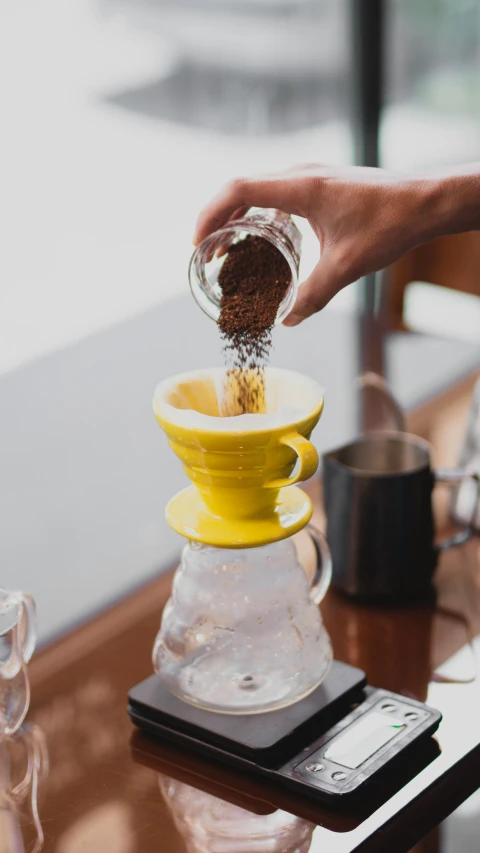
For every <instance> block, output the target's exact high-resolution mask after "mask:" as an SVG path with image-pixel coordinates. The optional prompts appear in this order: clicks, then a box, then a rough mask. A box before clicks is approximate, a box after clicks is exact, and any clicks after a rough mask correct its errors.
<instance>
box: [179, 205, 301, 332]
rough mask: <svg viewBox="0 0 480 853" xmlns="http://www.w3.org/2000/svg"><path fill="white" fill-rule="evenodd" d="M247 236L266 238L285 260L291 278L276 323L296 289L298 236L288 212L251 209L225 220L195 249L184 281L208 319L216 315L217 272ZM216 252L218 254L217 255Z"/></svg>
mask: <svg viewBox="0 0 480 853" xmlns="http://www.w3.org/2000/svg"><path fill="white" fill-rule="evenodd" d="M249 235H252V236H255V237H263V239H264V240H268V242H269V243H271V244H272V245H273V246H275V248H276V249H278V250H279V252H281V253H282V255H283V256H284V258H285V259H286V261H287V263H288V265H289V267H290V272H291V275H292V279H291V282H290V285H289V288H288V290H287V292H286V294H285V296H284V298H283V300H282V302H281V304H280V307H279V309H278V313H277V319H276V321H275V322H276V323H277V324H278V323H281V322H282V321H283V320H284V319H285V317H286V316H287V315H288V314H289V313H290V311H291V309H292V308H293V305H294V304H295V300H296V298H297V291H298V269H299V265H300V248H301V243H302V235H301V234H300V231H299V230H298V228H297V226H296V225H295V223H294V221H293V219H292V217H291V216H290V215H289V214H288V213H284V212H283V211H281V210H275V209H274V208H265V209H259V208H256V209H253V210H252V211H251V212H249V213H248V214H247V215H246V216H244V217H242V218H241V219H235V220H232V221H231V222H228V223H227V224H226V225H225V226H224V227H223V228H220V229H219V230H218V231H215V232H214V233H213V234H210V235H209V236H208V237H206V238H205V240H202V242H201V243H200V245H199V246H198V247H197V248H196V249H195V251H194V253H193V255H192V257H191V260H190V265H189V268H188V280H189V282H190V288H191V291H192V294H193V296H194V298H195V300H196V302H197V303H198V305H199V306H200V308H201V309H202V311H204V312H205V314H207V315H208V316H209V317H211V318H212V320H215V321H216V320H218V318H219V316H220V300H221V296H222V290H221V287H220V285H219V283H218V275H219V273H220V270H221V268H222V265H223V262H224V261H225V258H226V253H227V252H228V249H229V247H230V246H231V245H232V244H233V243H237V242H238V241H239V240H244V239H245V238H246V237H248V236H249ZM217 251H219V255H220V256H218V255H217Z"/></svg>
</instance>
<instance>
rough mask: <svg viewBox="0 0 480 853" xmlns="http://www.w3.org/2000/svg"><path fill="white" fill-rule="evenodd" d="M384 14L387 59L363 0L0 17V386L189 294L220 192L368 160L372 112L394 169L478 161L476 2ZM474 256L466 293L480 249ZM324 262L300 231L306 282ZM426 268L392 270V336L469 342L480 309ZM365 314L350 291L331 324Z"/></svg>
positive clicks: (283, 0)
mask: <svg viewBox="0 0 480 853" xmlns="http://www.w3.org/2000/svg"><path fill="white" fill-rule="evenodd" d="M372 5H373V7H375V6H381V7H382V10H383V23H382V49H381V55H380V57H378V56H377V42H378V38H379V33H378V32H377V31H378V25H374V24H372V23H371V21H370V22H369V19H368V8H369V6H370V0H365V2H364V3H363V8H364V11H365V14H366V15H367V17H366V18H365V19H364V20H363V21H360V22H359V20H358V18H359V16H358V11H357V14H356V13H355V6H357V7H358V6H359V3H358V2H356V1H355V0H353V2H352V0H68V2H65V0H42V2H40V3H39V2H38V0H37V2H35V0H16V2H15V3H14V4H11V3H3V4H1V6H0V57H1V59H0V62H1V67H2V73H1V75H0V102H1V104H2V152H3V158H2V159H3V170H2V171H3V176H2V191H1V200H0V205H1V208H2V213H3V216H2V220H3V238H4V240H3V250H2V253H1V257H0V271H1V278H2V293H1V300H2V310H1V311H0V371H1V372H5V371H9V370H11V369H12V368H15V367H17V366H19V365H21V364H22V363H25V362H26V361H29V360H31V359H33V358H35V357H37V356H39V355H41V354H43V353H45V352H49V351H52V350H55V349H56V348H59V347H62V346H64V345H65V344H68V343H71V342H73V341H76V340H79V339H81V338H83V337H84V336H86V335H88V334H90V333H91V332H93V331H95V330H98V329H102V328H104V327H106V326H108V325H110V324H112V323H115V322H117V321H119V320H123V319H125V318H128V317H130V316H132V315H134V314H136V313H139V312H141V311H143V310H144V309H146V308H148V307H149V306H152V305H158V303H159V302H161V301H162V300H167V299H169V298H170V297H172V296H173V295H174V294H178V293H179V292H182V291H186V288H187V281H186V269H187V263H188V259H189V255H190V251H191V243H190V240H191V234H192V231H193V225H194V222H195V218H196V214H197V212H198V210H199V208H200V206H201V205H202V204H203V203H204V202H205V201H206V199H208V198H209V197H210V196H211V194H212V192H214V191H215V190H216V188H217V187H218V186H219V185H220V184H221V183H222V182H223V181H224V180H226V179H227V178H229V177H231V176H232V175H235V174H242V173H251V172H260V171H263V170H274V169H280V168H284V167H286V166H288V165H290V164H292V163H295V162H301V161H320V162H321V161H325V162H328V163H351V162H353V161H354V159H355V158H357V160H358V159H359V157H361V150H362V149H361V144H359V134H360V136H361V134H362V125H361V122H362V120H363V121H365V118H366V120H367V123H368V122H369V123H370V126H371V125H372V121H373V125H375V112H376V104H377V101H378V98H380V99H381V101H382V102H383V109H381V111H380V113H379V145H378V157H379V162H381V164H382V165H384V166H387V167H392V168H395V169H398V170H405V171H411V170H416V171H418V170H422V169H424V168H425V167H429V168H431V167H434V166H436V165H443V164H448V163H457V162H462V161H466V160H472V159H475V158H477V157H478V152H479V150H480V78H479V75H478V66H479V57H480V3H479V2H478V0H384V2H382V3H373V4H372ZM362 26H363V27H364V28H366V33H364V35H365V36H366V39H367V55H366V56H363V57H362V55H359V51H358V49H357V47H358V43H359V28H361V27H362ZM360 53H361V52H360ZM362 63H363V70H362ZM377 64H378V68H379V71H380V76H379V75H372V71H373V72H374V71H375V69H376V68H377ZM365 85H366V94H364V97H365V98H366V102H365V108H364V111H363V115H359V114H358V103H359V100H358V92H359V87H362V86H363V87H364V88H365ZM369 87H370V89H372V87H373V91H370V93H369ZM377 90H378V91H377ZM372 111H373V118H372ZM374 129H375V128H373V130H374ZM364 130H365V127H363V131H364ZM447 242H448V241H447ZM447 248H448V247H447ZM451 251H452V252H453V254H454V256H457V258H458V255H459V254H461V255H463V256H464V255H465V252H464V251H463V249H461V250H458V248H455V246H454V247H453V249H452V250H451ZM471 251H472V252H473V258H474V261H472V264H471V269H470V268H469V270H468V271H466V272H465V275H464V276H463V278H464V279H465V281H463V287H462V290H463V291H467V292H468V291H470V294H471V293H475V292H478V276H477V269H478V265H477V263H476V260H477V258H478V259H480V251H479V250H478V247H477V244H476V241H475V245H474V246H473V247H472V249H471ZM316 252H317V249H316V246H315V242H314V240H313V239H312V237H311V235H310V234H309V233H307V232H306V233H305V243H304V253H303V267H304V270H303V271H304V272H305V273H306V272H308V270H309V268H311V266H312V265H313V263H314V261H315V258H316ZM434 266H435V265H434V264H433V263H430V261H429V259H428V258H427V259H426V258H422V259H421V262H419V263H416V264H415V263H414V264H413V267H412V268H411V269H409V270H408V271H406V270H400V271H398V272H397V275H396V277H395V276H394V278H395V281H394V282H393V283H392V285H391V287H392V288H393V290H394V292H393V293H391V294H390V298H389V300H388V305H386V306H385V310H386V311H387V310H390V311H392V312H393V314H394V315H395V317H394V319H395V322H396V323H398V324H400V323H402V322H405V320H407V321H408V323H409V325H410V326H413V327H418V328H423V327H426V328H428V329H430V328H432V330H433V331H435V330H438V331H441V332H443V331H445V327H446V331H447V333H448V334H454V335H455V334H460V335H467V336H468V335H470V336H472V335H474V334H475V330H476V329H478V317H479V314H478V311H479V310H480V309H479V308H478V303H476V300H475V304H473V301H472V299H471V298H469V297H468V296H467V297H465V296H464V295H463V297H462V296H460V295H458V294H457V295H455V294H452V292H451V291H452V290H455V289H456V287H455V285H456V282H454V281H451V280H448V276H447V280H446V281H444V280H439V281H436V280H435V275H436V272H437V271H436V269H430V268H431V267H434ZM441 266H442V270H443V271H444V268H445V263H444V262H442V264H441ZM467 266H468V264H467ZM428 274H430V275H429V277H428ZM436 277H437V278H440V279H441V278H442V275H438V274H437V276H436ZM443 277H445V276H443ZM408 279H410V280H415V279H417V280H420V281H426V282H427V283H429V282H430V283H431V282H434V283H435V284H437V285H438V284H441V285H444V286H446V287H447V288H448V289H449V292H442V299H439V298H437V299H436V301H435V303H434V304H435V306H436V309H435V312H434V313H435V315H436V317H435V318H432V316H431V314H432V311H431V308H430V305H431V302H430V293H429V289H428V288H425V287H420V288H418V287H417V288H415V289H414V292H413V293H410V296H409V298H408V300H407V302H406V304H405V305H404V303H403V288H404V286H405V284H408V283H409V281H408ZM457 279H458V274H457ZM457 283H458V282H457ZM376 298H377V300H378V293H377V297H376ZM359 300H361V289H360V288H349V289H348V290H347V291H345V292H344V293H342V294H340V296H339V297H338V298H337V299H336V300H335V304H334V306H333V308H334V309H335V310H344V309H346V308H348V309H352V308H353V307H355V305H356V303H357V302H358V301H359ZM472 311H473V314H472ZM452 312H453V313H452ZM475 312H476V313H475Z"/></svg>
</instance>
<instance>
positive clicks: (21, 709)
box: [0, 588, 36, 736]
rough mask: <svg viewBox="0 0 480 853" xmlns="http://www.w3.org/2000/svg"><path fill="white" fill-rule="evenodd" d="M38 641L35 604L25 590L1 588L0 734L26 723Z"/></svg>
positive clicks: (8, 732) (14, 729) (11, 732)
mask: <svg viewBox="0 0 480 853" xmlns="http://www.w3.org/2000/svg"><path fill="white" fill-rule="evenodd" d="M35 642H36V629H35V605H34V602H33V599H32V598H31V597H30V596H29V595H25V594H24V593H23V592H8V591H7V590H6V589H1V588H0V736H1V735H2V734H5V735H7V736H8V735H12V734H13V733H14V732H15V731H16V730H17V729H18V728H19V727H20V726H21V724H22V722H23V720H24V718H25V715H26V713H27V711H28V706H29V702H30V685H29V681H28V675H27V667H26V665H27V663H28V661H29V660H30V658H31V656H32V654H33V650H34V648H35Z"/></svg>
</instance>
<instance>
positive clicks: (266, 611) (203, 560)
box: [153, 526, 332, 714]
mask: <svg viewBox="0 0 480 853" xmlns="http://www.w3.org/2000/svg"><path fill="white" fill-rule="evenodd" d="M307 531H308V533H309V534H310V537H311V540H312V542H313V544H314V550H315V553H316V559H317V567H316V571H315V575H314V578H313V581H312V584H311V585H310V582H309V579H308V577H307V574H306V571H305V569H304V567H303V566H302V564H301V563H300V560H299V557H298V555H297V550H296V547H295V543H294V541H293V540H292V538H291V537H290V538H288V539H283V540H280V541H277V542H271V543H270V544H269V545H262V546H260V547H255V548H214V547H212V546H210V545H203V544H201V543H197V542H189V543H188V544H187V545H186V546H185V548H184V550H183V554H182V561H181V565H180V566H179V568H178V569H177V571H176V573H175V578H174V581H173V587H172V595H171V598H170V600H169V601H168V603H167V604H166V606H165V609H164V611H163V616H162V621H161V625H160V631H159V632H158V635H157V638H156V641H155V645H154V649H153V667H154V670H155V672H156V673H157V675H159V676H160V678H161V679H162V680H163V681H164V683H165V684H166V686H167V687H168V688H169V690H170V691H171V692H172V693H174V694H175V695H176V696H178V697H179V698H180V699H183V701H185V702H188V703H190V704H191V705H196V706H197V707H200V708H204V709H207V710H210V711H217V712H218V711H220V712H224V713H230V714H249V713H250V714H252V713H258V712H261V711H271V710H275V709H277V708H284V707H286V706H287V705H291V704H293V703H294V702H296V701H298V700H299V699H302V698H303V697H304V696H307V695H308V694H309V693H311V691H312V690H314V689H315V688H316V687H317V686H318V685H319V684H320V683H321V682H322V681H323V679H324V678H325V676H326V675H327V673H328V670H329V669H330V664H331V662H332V648H331V644H330V639H329V636H328V634H327V632H326V630H325V627H324V625H323V622H322V617H321V614H320V610H319V607H318V605H319V603H320V602H321V601H322V599H323V597H324V595H325V593H326V591H327V588H328V585H329V583H330V579H331V573H332V571H331V558H330V552H329V550H328V546H327V543H326V541H325V540H324V539H323V537H322V536H321V534H319V533H318V531H316V530H314V529H313V528H312V527H311V526H310V527H309V528H307Z"/></svg>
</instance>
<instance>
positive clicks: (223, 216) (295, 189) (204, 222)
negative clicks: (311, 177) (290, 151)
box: [194, 174, 308, 245]
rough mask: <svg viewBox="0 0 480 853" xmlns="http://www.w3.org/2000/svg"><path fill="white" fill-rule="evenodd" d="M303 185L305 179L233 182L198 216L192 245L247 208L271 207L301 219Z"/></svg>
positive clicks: (304, 186) (271, 177)
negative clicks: (296, 215) (293, 214)
mask: <svg viewBox="0 0 480 853" xmlns="http://www.w3.org/2000/svg"><path fill="white" fill-rule="evenodd" d="M307 183H308V175H300V176H298V175H297V176H295V177H292V176H291V175H289V174H285V175H281V176H278V175H271V176H269V175H266V176H263V177H261V178H235V179H234V180H233V181H230V182H229V183H228V184H226V185H225V186H224V187H223V188H222V189H221V190H220V192H219V193H218V195H217V196H216V197H215V198H214V199H213V200H212V201H211V202H210V203H209V204H208V205H207V206H206V207H205V208H204V209H203V211H202V212H201V213H200V216H199V217H198V220H197V225H196V229H195V237H194V243H195V245H197V244H198V243H200V242H201V241H202V240H203V239H204V238H205V237H208V235H209V234H211V233H212V232H213V231H216V230H217V229H218V228H221V227H222V226H223V225H225V223H226V222H228V220H229V219H230V218H231V217H232V216H233V215H235V214H237V211H238V210H239V209H240V210H241V211H243V212H246V211H247V210H248V208H249V207H275V208H278V209H279V210H284V211H285V212H286V213H296V214H298V215H299V216H304V215H305V214H304V212H303V211H304V209H305V192H306V189H307Z"/></svg>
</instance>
